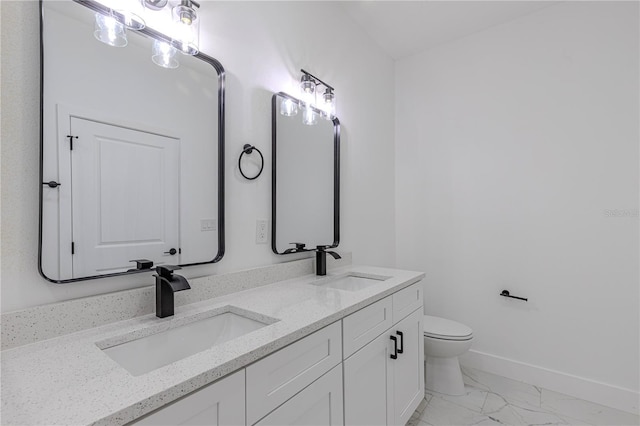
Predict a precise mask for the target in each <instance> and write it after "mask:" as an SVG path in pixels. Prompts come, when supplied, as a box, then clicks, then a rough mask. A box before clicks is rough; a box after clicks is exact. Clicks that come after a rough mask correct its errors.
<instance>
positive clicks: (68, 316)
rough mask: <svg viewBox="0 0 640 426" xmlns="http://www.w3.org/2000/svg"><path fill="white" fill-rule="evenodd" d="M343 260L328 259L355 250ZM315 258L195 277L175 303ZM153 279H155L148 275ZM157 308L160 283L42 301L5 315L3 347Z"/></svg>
mask: <svg viewBox="0 0 640 426" xmlns="http://www.w3.org/2000/svg"><path fill="white" fill-rule="evenodd" d="M341 256H342V259H340V260H338V261H336V260H334V259H333V258H329V259H327V266H328V267H329V268H337V267H342V266H346V265H349V264H351V253H341ZM313 268H314V260H313V259H311V258H310V259H302V260H295V261H291V262H284V263H278V264H275V265H268V266H262V267H259V268H253V269H247V270H243V271H238V272H231V273H227V274H222V275H210V276H207V277H202V278H195V279H190V280H189V284H190V285H191V290H189V291H182V292H179V293H176V295H175V305H176V306H182V305H187V304H190V303H194V302H199V301H202V300H205V299H211V298H213V297H220V296H224V295H227V294H231V293H235V292H238V291H243V290H247V289H250V288H254V287H259V286H263V285H267V284H271V283H274V282H277V281H282V280H287V279H290V278H295V277H300V276H303V275H307V274H312V273H313V271H314V269H313ZM149 283H150V284H152V283H153V278H152V277H150V278H149ZM154 310H155V287H154V286H153V285H149V286H148V287H141V288H136V289H132V290H126V291H119V292H114V293H108V294H103V295H99V296H92V297H84V298H81V299H74V300H69V301H66V302H61V303H54V304H50V305H43V306H37V307H34V308H28V309H23V310H20V311H14V312H8V313H4V314H2V315H0V324H1V327H0V330H1V332H2V334H1V338H0V342H1V344H2V347H1V349H2V350H4V349H10V348H15V347H17V346H21V345H26V344H28V343H34V342H39V341H41V340H45V339H51V338H53V337H58V336H62V335H65V334H69V333H75V332H76V331H80V330H86V329H89V328H93V327H98V326H101V325H105V324H109V323H112V322H116V321H122V320H125V319H130V318H134V317H138V316H141V315H146V314H150V313H151V312H153V311H154Z"/></svg>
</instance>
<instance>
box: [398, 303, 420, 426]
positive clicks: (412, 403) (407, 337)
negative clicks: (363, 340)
mask: <svg viewBox="0 0 640 426" xmlns="http://www.w3.org/2000/svg"><path fill="white" fill-rule="evenodd" d="M423 318H424V316H423V313H422V307H420V308H419V309H417V310H416V311H414V312H413V313H412V314H411V315H409V316H408V317H406V318H405V319H403V320H402V321H400V322H399V323H397V324H396V325H394V326H393V327H392V328H391V333H392V334H395V333H396V332H397V331H400V332H402V334H403V337H402V346H403V348H402V349H403V351H402V353H401V354H398V359H395V360H390V362H391V364H392V370H393V381H392V387H393V398H394V402H393V410H394V413H393V419H394V420H393V423H391V424H394V425H405V424H407V422H408V421H409V418H410V417H411V415H412V414H413V412H414V411H415V409H416V408H417V407H418V405H419V404H420V401H421V400H422V399H423V398H424V344H423V338H424V337H423V336H424V334H423V332H422V323H423ZM398 342H399V343H398V344H400V337H399V336H398Z"/></svg>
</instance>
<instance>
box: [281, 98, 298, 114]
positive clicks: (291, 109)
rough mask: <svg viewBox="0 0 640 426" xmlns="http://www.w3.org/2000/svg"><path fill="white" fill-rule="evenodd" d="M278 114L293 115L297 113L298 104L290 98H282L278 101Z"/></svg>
mask: <svg viewBox="0 0 640 426" xmlns="http://www.w3.org/2000/svg"><path fill="white" fill-rule="evenodd" d="M280 114H282V115H284V116H286V117H293V116H294V115H297V114H298V104H297V102H294V101H292V100H291V99H289V98H287V99H283V100H282V102H281V103H280Z"/></svg>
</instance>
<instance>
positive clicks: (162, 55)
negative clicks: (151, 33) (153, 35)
mask: <svg viewBox="0 0 640 426" xmlns="http://www.w3.org/2000/svg"><path fill="white" fill-rule="evenodd" d="M152 52H153V54H152V55H151V60H152V61H153V63H154V64H156V65H158V66H161V67H163V68H178V65H180V63H179V62H178V60H177V59H176V52H177V50H176V49H175V47H173V46H171V45H170V44H169V43H167V42H166V41H162V40H153V47H152Z"/></svg>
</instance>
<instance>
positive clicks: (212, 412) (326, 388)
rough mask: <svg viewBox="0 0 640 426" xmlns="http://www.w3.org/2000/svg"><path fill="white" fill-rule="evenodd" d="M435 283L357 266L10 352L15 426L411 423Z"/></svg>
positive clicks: (8, 409) (420, 388) (9, 399)
mask: <svg viewBox="0 0 640 426" xmlns="http://www.w3.org/2000/svg"><path fill="white" fill-rule="evenodd" d="M423 277H424V274H422V273H418V272H410V271H399V270H393V269H383V268H373V267H353V266H348V267H345V268H342V269H337V270H333V271H330V273H329V275H327V276H326V277H318V276H315V275H305V276H302V277H299V278H295V279H290V280H286V281H281V282H277V283H274V284H271V285H266V286H263V287H258V288H253V289H251V290H246V291H243V292H238V293H234V294H230V295H228V296H224V297H218V298H214V299H209V300H205V301H202V302H198V303H194V304H191V305H186V306H182V307H178V308H176V314H175V315H174V316H173V317H169V318H164V319H159V318H157V317H156V316H155V315H153V314H152V315H146V316H143V317H138V318H134V319H131V320H126V321H121V322H118V323H113V324H109V325H106V326H103V327H98V328H94V329H89V330H86V331H82V332H77V333H73V334H69V335H66V336H61V337H58V338H54V339H50V340H45V341H42V342H37V343H34V344H30V345H25V346H21V347H17V348H14V349H10V350H5V351H3V352H2V364H3V366H2V367H3V369H2V377H3V387H2V403H3V407H2V408H3V410H2V415H3V423H4V424H20V425H29V424H110V425H111V424H129V423H131V424H140V425H144V424H153V425H158V424H172V425H176V424H239V425H254V424H260V425H268V424H274V425H275V424H277V425H283V424H327V425H329V424H330V425H334V424H369V425H372V424H390V425H391V424H394V425H395V424H406V422H407V421H408V420H409V417H410V416H411V414H412V413H413V411H414V410H415V408H416V407H417V406H418V404H419V402H420V401H421V400H422V398H423V397H424V371H423V368H424V367H423V360H424V355H423V344H422V318H423V310H422V307H423V299H422V284H421V283H420V280H421V279H422V278H423ZM201 324H206V326H204V329H205V330H206V331H205V334H207V335H208V338H210V339H212V340H211V341H210V342H209V343H207V346H208V347H205V348H198V347H195V346H192V345H193V344H196V346H197V344H198V342H200V341H201V339H200V338H199V337H198V333H199V331H198V330H197V329H198V327H199V326H200V325H201ZM163 339H164V340H163ZM163 345H164V346H163ZM114 350H115V351H118V350H119V351H123V354H121V356H120V357H118V356H117V355H114V354H113V353H112V352H113V351H114ZM175 350H177V353H176V352H175ZM180 351H182V352H180Z"/></svg>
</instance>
